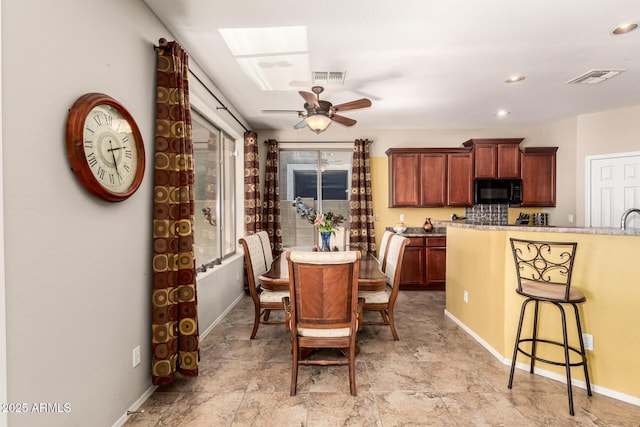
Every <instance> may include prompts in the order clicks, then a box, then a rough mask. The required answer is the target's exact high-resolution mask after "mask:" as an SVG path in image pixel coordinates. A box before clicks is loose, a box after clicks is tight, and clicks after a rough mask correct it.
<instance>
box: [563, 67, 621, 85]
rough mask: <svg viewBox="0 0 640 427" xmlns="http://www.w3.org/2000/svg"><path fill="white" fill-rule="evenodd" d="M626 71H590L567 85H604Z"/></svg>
mask: <svg viewBox="0 0 640 427" xmlns="http://www.w3.org/2000/svg"><path fill="white" fill-rule="evenodd" d="M624 71H626V70H590V71H587V72H586V73H584V74H582V75H580V76H578V77H576V78H574V79H571V80H569V81H568V82H567V84H570V85H571V84H590V85H594V84H598V83H602V82H603V81H605V80H609V79H610V78H612V77H615V76H617V75H618V74H620V73H622V72H624Z"/></svg>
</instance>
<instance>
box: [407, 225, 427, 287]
mask: <svg viewBox="0 0 640 427" xmlns="http://www.w3.org/2000/svg"><path fill="white" fill-rule="evenodd" d="M426 252H427V247H426V245H425V241H424V237H409V244H408V245H407V246H405V249H404V257H403V259H402V271H401V273H400V289H407V290H416V289H424V288H425V287H426V276H427V266H426V262H427V257H426V255H425V254H426Z"/></svg>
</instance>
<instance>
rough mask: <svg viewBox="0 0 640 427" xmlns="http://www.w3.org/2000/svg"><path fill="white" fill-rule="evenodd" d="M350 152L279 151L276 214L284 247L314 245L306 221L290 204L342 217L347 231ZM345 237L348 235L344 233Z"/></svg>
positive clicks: (312, 236)
mask: <svg viewBox="0 0 640 427" xmlns="http://www.w3.org/2000/svg"><path fill="white" fill-rule="evenodd" d="M352 158H353V151H352V150H348V149H344V150H333V151H319V150H286V149H281V150H280V168H279V171H280V215H281V221H282V244H283V246H284V247H292V246H310V245H314V244H316V240H317V234H318V233H316V232H315V229H314V228H313V226H312V225H311V224H310V223H309V221H308V220H307V219H306V218H303V217H301V216H300V215H299V214H297V213H296V208H295V207H294V206H293V202H294V200H295V199H296V197H301V198H302V202H303V203H304V204H305V205H307V206H309V207H312V208H313V209H315V210H316V211H323V212H328V211H331V212H334V213H336V214H341V215H342V216H344V218H345V222H344V223H343V226H344V227H345V229H346V230H345V231H346V232H347V233H348V229H349V195H350V194H351V162H352ZM347 235H348V234H347Z"/></svg>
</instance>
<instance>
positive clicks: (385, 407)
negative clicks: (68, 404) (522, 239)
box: [125, 291, 640, 427]
mask: <svg viewBox="0 0 640 427" xmlns="http://www.w3.org/2000/svg"><path fill="white" fill-rule="evenodd" d="M396 309H397V313H396V323H397V329H398V334H399V335H400V341H393V338H392V336H391V333H390V331H389V329H388V327H383V326H365V327H364V330H363V331H362V332H360V333H359V334H358V341H359V343H360V348H361V353H360V355H359V356H358V359H357V362H356V384H357V389H358V396H357V397H353V396H351V395H350V394H349V382H348V368H347V367H346V366H332V367H315V366H300V370H299V374H298V375H299V376H298V394H297V396H295V397H291V396H289V386H290V378H291V355H290V348H291V344H290V337H289V335H288V333H287V332H286V331H285V329H284V327H281V326H278V325H261V326H260V329H259V330H258V334H257V337H256V339H255V340H249V335H250V333H251V327H252V322H253V303H252V302H251V299H250V298H249V297H248V296H247V297H245V298H243V299H242V301H241V302H240V303H239V304H238V305H236V307H234V308H233V309H232V310H231V312H230V313H229V314H228V315H227V316H226V318H225V319H224V320H223V321H222V322H220V324H218V325H217V326H216V327H215V328H214V330H213V331H212V332H211V333H210V334H209V335H208V336H207V337H206V338H205V339H203V341H202V345H201V361H200V368H201V369H200V376H199V377H197V378H184V377H178V378H177V379H176V381H175V382H174V384H172V385H171V386H163V387H160V388H158V389H157V390H156V392H155V393H154V394H153V395H152V396H151V397H150V398H149V399H148V400H147V401H146V402H145V403H144V404H143V405H142V406H141V409H144V411H145V412H144V413H142V414H136V415H132V416H131V417H130V418H129V420H128V421H127V423H126V424H125V425H126V426H189V427H191V426H216V427H218V426H279V427H280V426H297V427H301V426H314V427H315V426H385V427H387V426H554V427H555V426H640V407H639V406H635V405H631V404H627V403H624V402H620V401H618V400H614V399H611V398H608V397H605V396H602V395H598V394H594V396H593V397H591V398H589V397H588V396H587V393H586V391H585V390H584V389H581V388H574V404H575V416H574V417H571V416H570V415H569V413H568V407H567V395H566V386H565V385H564V384H562V383H560V382H557V381H554V380H550V379H546V378H543V377H540V376H532V375H529V374H528V373H527V372H525V371H521V370H516V377H515V380H514V388H513V390H509V389H507V381H508V377H509V367H507V366H504V365H503V364H502V363H500V362H499V361H498V360H496V359H495V358H494V357H493V356H492V355H490V354H489V353H488V352H487V351H486V350H485V349H484V348H483V347H482V346H480V345H479V344H478V343H477V342H475V341H474V340H473V339H472V338H471V337H470V336H469V335H467V334H466V333H465V332H464V331H463V330H461V329H460V328H459V327H458V326H457V325H456V324H455V323H453V322H452V321H451V320H450V319H448V318H447V317H446V316H445V315H444V293H443V292H415V291H414V292H410V291H401V292H400V295H399V297H398V301H397V302H396Z"/></svg>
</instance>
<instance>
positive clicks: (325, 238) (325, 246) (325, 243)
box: [320, 231, 331, 252]
mask: <svg viewBox="0 0 640 427" xmlns="http://www.w3.org/2000/svg"><path fill="white" fill-rule="evenodd" d="M320 240H321V246H320V250H321V251H322V252H330V251H331V246H330V245H329V242H330V241H331V232H330V231H321V232H320Z"/></svg>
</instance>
